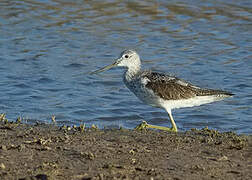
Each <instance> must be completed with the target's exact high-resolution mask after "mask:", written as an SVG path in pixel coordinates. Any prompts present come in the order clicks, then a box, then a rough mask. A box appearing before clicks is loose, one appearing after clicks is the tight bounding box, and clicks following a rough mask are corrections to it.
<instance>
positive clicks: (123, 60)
mask: <svg viewBox="0 0 252 180" xmlns="http://www.w3.org/2000/svg"><path fill="white" fill-rule="evenodd" d="M115 66H121V67H127V68H128V72H129V73H136V72H138V71H139V70H140V68H141V61H140V57H139V55H138V54H137V52H136V51H134V50H125V51H123V52H122V53H121V55H120V57H119V58H118V59H117V60H116V61H115V62H114V63H113V64H111V65H108V66H105V67H103V68H101V69H99V70H96V71H94V72H91V74H96V73H100V72H102V71H105V70H108V69H111V68H112V67H115Z"/></svg>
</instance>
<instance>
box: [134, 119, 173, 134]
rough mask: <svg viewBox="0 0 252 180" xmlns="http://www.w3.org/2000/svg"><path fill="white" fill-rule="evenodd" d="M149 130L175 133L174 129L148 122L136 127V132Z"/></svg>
mask: <svg viewBox="0 0 252 180" xmlns="http://www.w3.org/2000/svg"><path fill="white" fill-rule="evenodd" d="M148 128H152V129H158V130H162V131H170V132H174V130H173V128H168V127H164V126H156V125H151V124H148V123H147V122H146V121H142V122H141V124H139V125H138V126H137V127H135V130H146V129H148Z"/></svg>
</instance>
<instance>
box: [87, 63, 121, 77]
mask: <svg viewBox="0 0 252 180" xmlns="http://www.w3.org/2000/svg"><path fill="white" fill-rule="evenodd" d="M116 65H117V62H114V63H113V64H110V65H108V66H105V67H103V68H101V69H98V70H96V71H93V72H91V73H90V74H97V73H100V72H103V71H106V70H109V69H111V68H112V67H115V66H116Z"/></svg>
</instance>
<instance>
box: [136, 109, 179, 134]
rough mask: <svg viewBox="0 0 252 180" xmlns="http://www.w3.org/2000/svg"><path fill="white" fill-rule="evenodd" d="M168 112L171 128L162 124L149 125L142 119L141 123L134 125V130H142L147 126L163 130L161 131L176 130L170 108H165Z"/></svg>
mask: <svg viewBox="0 0 252 180" xmlns="http://www.w3.org/2000/svg"><path fill="white" fill-rule="evenodd" d="M167 112H168V114H169V118H170V120H171V123H172V128H168V127H163V126H156V125H151V124H148V123H147V122H146V121H143V122H142V123H141V124H139V125H138V126H137V127H135V129H136V130H144V129H147V128H153V129H159V130H163V131H169V132H178V129H177V126H176V123H175V121H174V119H173V117H172V114H171V110H167Z"/></svg>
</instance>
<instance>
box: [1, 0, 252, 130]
mask: <svg viewBox="0 0 252 180" xmlns="http://www.w3.org/2000/svg"><path fill="white" fill-rule="evenodd" d="M251 9H252V2H251V1H250V0H245V1H244V0H239V1H224V0H223V1H212V0H208V1H205V0H204V1H203V0H191V1H186V0H184V1H169V2H168V1H165V0H163V1H158V2H150V1H140V2H137V1H122V0H118V1H107V2H103V1H100V0H97V1H82V0H76V1H67V0H61V1H59V0H48V1H35V0H24V1H14V0H12V1H5V0H2V1H0V77H1V79H0V113H6V114H7V118H8V119H13V120H15V119H16V118H17V117H18V116H22V117H23V119H24V121H26V122H28V123H32V122H35V121H41V122H46V123H49V122H51V120H50V118H51V116H52V115H55V116H56V121H57V123H58V124H63V123H64V124H69V125H79V124H80V123H85V124H86V125H87V126H89V125H91V124H93V123H94V124H97V125H98V126H99V127H104V126H106V127H120V126H122V127H125V128H133V127H135V126H136V125H137V124H139V123H140V122H141V121H142V120H146V121H147V122H149V123H152V124H156V125H165V126H170V122H169V120H168V116H167V113H166V112H165V111H164V110H162V109H156V108H153V107H150V106H148V105H145V104H143V103H141V102H140V101H139V100H138V99H137V98H136V97H135V96H134V95H133V94H132V93H131V92H130V91H129V90H128V89H127V88H126V87H125V86H124V84H123V82H122V74H123V70H122V69H112V70H109V71H107V72H104V73H101V74H100V75H92V76H91V75H88V72H90V71H93V70H96V69H97V68H100V67H103V66H104V65H107V64H110V63H112V62H113V60H114V59H115V58H117V57H118V55H119V54H120V52H121V51H122V50H124V49H129V48H133V49H136V50H137V51H138V53H139V54H140V55H141V57H142V60H143V67H144V68H147V69H148V68H150V69H153V70H158V71H162V72H166V73H168V74H172V75H176V76H178V77H180V78H183V79H185V80H188V81H190V82H192V83H194V84H196V85H198V86H201V87H206V88H217V89H223V90H227V91H231V92H232V93H234V94H235V96H234V97H233V98H229V99H226V100H224V101H221V102H216V103H212V104H207V105H203V106H200V107H193V108H188V109H179V110H175V111H173V116H174V118H175V121H176V123H177V126H178V127H179V129H180V130H187V129H190V128H202V127H205V126H208V127H209V128H216V129H218V130H220V131H230V130H231V131H235V132H238V133H252V112H251V110H252V94H251V92H252V10H251Z"/></svg>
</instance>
